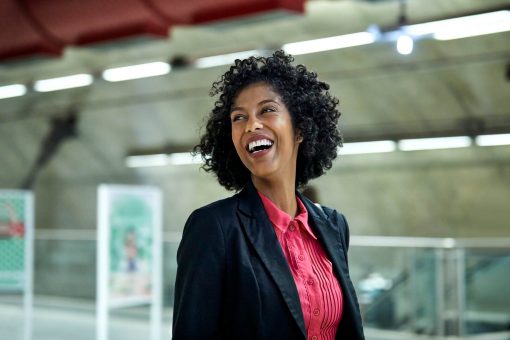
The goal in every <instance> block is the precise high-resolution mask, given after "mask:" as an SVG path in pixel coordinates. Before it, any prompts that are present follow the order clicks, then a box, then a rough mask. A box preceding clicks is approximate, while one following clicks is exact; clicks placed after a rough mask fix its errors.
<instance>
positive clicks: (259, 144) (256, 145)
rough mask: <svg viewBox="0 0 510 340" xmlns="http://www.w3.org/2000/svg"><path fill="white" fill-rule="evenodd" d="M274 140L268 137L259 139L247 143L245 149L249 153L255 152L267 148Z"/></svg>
mask: <svg viewBox="0 0 510 340" xmlns="http://www.w3.org/2000/svg"><path fill="white" fill-rule="evenodd" d="M273 144H274V142H273V141H272V140H269V139H259V140H256V141H253V142H250V143H248V145H247V146H246V150H248V152H249V153H251V154H255V153H258V152H261V151H264V150H267V149H269V148H271V147H272V146H273Z"/></svg>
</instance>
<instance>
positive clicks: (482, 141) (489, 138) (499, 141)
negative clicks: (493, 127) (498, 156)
mask: <svg viewBox="0 0 510 340" xmlns="http://www.w3.org/2000/svg"><path fill="white" fill-rule="evenodd" d="M475 143H476V144H477V145H479V146H492V145H510V133H504V134H498V135H480V136H477V137H476V138H475Z"/></svg>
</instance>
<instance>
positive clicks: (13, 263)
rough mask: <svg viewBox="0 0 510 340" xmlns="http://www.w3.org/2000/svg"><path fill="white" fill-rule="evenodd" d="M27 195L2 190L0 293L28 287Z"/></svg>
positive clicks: (25, 193) (26, 193)
mask: <svg viewBox="0 0 510 340" xmlns="http://www.w3.org/2000/svg"><path fill="white" fill-rule="evenodd" d="M28 199H29V194H28V192H25V191H18V190H0V290H3V291H5V290H14V291H21V290H23V289H24V287H25V280H26V279H27V276H26V272H25V270H26V268H25V247H26V240H25V231H26V224H27V215H28V214H30V213H31V211H28V210H29V206H28V204H27V202H28Z"/></svg>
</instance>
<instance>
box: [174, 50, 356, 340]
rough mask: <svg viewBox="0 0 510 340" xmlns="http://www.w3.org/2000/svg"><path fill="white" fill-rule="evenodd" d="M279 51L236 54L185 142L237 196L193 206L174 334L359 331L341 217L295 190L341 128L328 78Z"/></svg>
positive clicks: (325, 156)
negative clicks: (199, 132)
mask: <svg viewBox="0 0 510 340" xmlns="http://www.w3.org/2000/svg"><path fill="white" fill-rule="evenodd" d="M292 61H293V58H292V57H290V56H288V55H285V54H284V53H283V52H282V51H277V52H275V53H274V54H273V55H272V56H271V57H267V58H265V57H251V58H248V59H246V60H236V62H235V65H234V66H232V67H231V68H230V70H229V71H228V72H226V73H225V74H224V75H223V76H222V78H221V80H220V81H218V82H216V83H214V85H213V89H212V91H211V95H218V94H219V95H220V96H219V99H218V100H217V101H216V103H215V106H214V108H213V110H212V112H211V114H210V117H209V120H208V123H207V129H206V133H205V135H204V136H203V137H202V139H201V141H200V144H199V145H197V146H196V147H195V151H196V152H199V153H201V154H202V156H203V158H204V160H205V165H204V169H205V170H207V171H212V172H214V173H215V175H216V176H217V178H218V181H219V183H220V184H221V185H223V186H224V187H225V188H227V189H229V190H236V191H238V193H237V194H236V195H234V196H232V197H230V198H227V199H224V200H220V201H217V202H214V203H212V204H209V205H207V206H205V207H202V208H200V209H198V210H195V211H194V212H193V213H192V214H191V216H190V217H189V219H188V221H187V222H186V225H185V227H184V232H183V238H182V241H181V244H180V246H179V250H178V253H177V263H178V269H177V278H176V283H175V302H174V319H173V336H174V339H202V340H204V339H240V340H244V339H312V340H317V339H327V340H329V339H363V338H364V336H363V330H362V324H361V318H360V313H359V307H358V303H357V299H356V295H355V292H354V288H353V285H352V283H351V281H350V278H349V273H348V265H347V248H348V245H349V243H348V242H349V232H348V227H347V223H346V221H345V219H344V217H343V215H342V214H339V213H337V212H336V211H334V210H331V209H329V208H326V207H320V206H316V205H314V204H313V203H312V202H311V201H309V200H308V199H306V198H304V197H303V196H302V195H301V194H300V193H299V192H297V191H296V188H297V187H300V186H303V185H305V184H306V183H307V182H308V181H309V180H310V179H312V178H316V177H318V176H320V175H322V174H323V173H324V171H325V170H327V169H329V168H331V165H332V160H333V159H334V158H335V157H336V154H337V153H336V152H337V146H338V145H340V144H341V137H340V134H339V132H338V130H337V128H336V125H337V121H338V118H339V116H340V113H339V112H338V111H337V109H336V106H337V104H338V100H337V99H336V98H334V97H332V96H331V95H330V94H329V93H328V92H327V90H328V89H329V86H328V85H327V84H325V83H323V82H321V81H319V80H318V79H317V75H316V74H314V73H311V72H309V71H307V69H306V68H305V67H304V66H302V65H298V66H293V65H292V64H291V62H292Z"/></svg>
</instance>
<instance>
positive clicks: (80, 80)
mask: <svg viewBox="0 0 510 340" xmlns="http://www.w3.org/2000/svg"><path fill="white" fill-rule="evenodd" d="M93 81H94V78H93V77H92V75H90V74H84V73H82V74H74V75H71V76H65V77H58V78H51V79H42V80H38V81H36V82H35V83H34V90H35V91H37V92H51V91H58V90H65V89H71V88H75V87H83V86H88V85H90V84H92V82H93Z"/></svg>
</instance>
